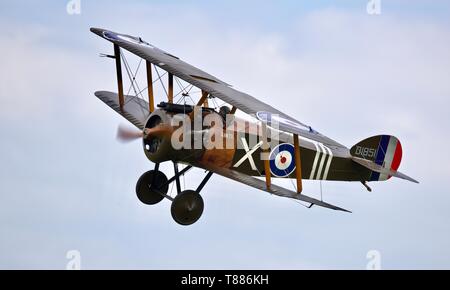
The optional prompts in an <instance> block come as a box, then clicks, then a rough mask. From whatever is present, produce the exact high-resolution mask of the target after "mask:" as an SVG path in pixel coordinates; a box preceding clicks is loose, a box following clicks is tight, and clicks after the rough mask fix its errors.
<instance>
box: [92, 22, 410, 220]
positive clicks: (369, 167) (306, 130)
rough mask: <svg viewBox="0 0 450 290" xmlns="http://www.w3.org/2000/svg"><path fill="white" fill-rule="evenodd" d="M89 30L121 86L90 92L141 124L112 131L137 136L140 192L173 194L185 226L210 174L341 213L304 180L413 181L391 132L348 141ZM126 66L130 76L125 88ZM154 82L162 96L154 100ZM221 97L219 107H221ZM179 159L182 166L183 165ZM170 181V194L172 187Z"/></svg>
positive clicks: (184, 66)
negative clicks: (166, 166) (106, 45)
mask: <svg viewBox="0 0 450 290" xmlns="http://www.w3.org/2000/svg"><path fill="white" fill-rule="evenodd" d="M91 31H92V32H93V33H95V34H96V35H98V36H100V37H101V38H103V39H106V40H108V41H110V42H111V43H112V44H113V51H114V54H111V55H108V54H104V55H102V56H105V57H108V58H111V59H113V60H115V67H116V74H117V86H118V91H117V92H108V91H98V92H95V95H96V96H97V97H98V98H99V99H100V100H101V101H103V102H104V103H105V104H106V105H108V106H109V107H110V108H112V109H113V110H114V111H116V112H117V113H119V114H120V115H122V116H123V117H124V118H125V119H126V120H128V121H129V122H130V123H132V124H133V125H134V126H136V127H137V128H138V129H139V130H138V129H136V131H130V130H127V129H123V128H120V127H119V131H118V137H119V138H121V139H122V140H133V139H142V144H143V149H144V153H145V155H146V157H147V158H148V159H149V160H150V161H152V162H153V163H154V164H155V166H154V169H153V170H150V171H148V172H146V173H144V174H143V175H142V176H141V177H140V178H139V180H138V181H137V184H136V194H137V197H138V199H139V200H140V201H141V202H142V203H144V204H148V205H154V204H157V203H159V202H161V201H162V200H163V199H168V200H170V201H171V202H172V204H171V214H172V217H173V219H174V220H175V221H176V222H177V223H179V224H181V225H191V224H193V223H195V222H196V221H197V220H198V219H199V218H200V217H201V215H202V213H203V210H204V202H203V199H202V196H201V195H200V193H201V191H202V190H203V188H204V186H205V185H206V183H207V182H208V181H209V180H210V178H211V176H212V175H213V174H216V175H220V176H223V177H226V178H229V179H232V180H234V181H237V182H240V183H242V184H245V185H247V186H251V187H254V188H257V189H260V190H262V191H265V192H268V193H270V194H273V195H277V196H281V197H286V198H291V199H294V200H297V201H299V202H302V203H304V205H305V206H306V207H308V208H311V207H312V206H320V207H324V208H328V209H332V210H337V211H344V212H349V211H348V210H346V209H343V208H341V207H338V206H335V205H332V204H330V203H327V202H325V201H323V200H322V199H320V200H319V199H316V198H313V197H310V196H308V195H305V194H304V193H303V192H302V189H303V187H302V180H305V179H308V180H320V181H322V180H327V181H354V182H361V183H362V184H363V185H364V186H365V187H366V189H367V190H369V191H371V188H370V187H369V185H368V182H373V181H384V180H388V179H390V178H391V177H398V178H401V179H405V180H408V181H412V182H415V183H418V182H417V181H416V180H414V179H412V178H411V177H408V176H407V175H405V174H403V173H401V172H399V171H398V168H399V166H400V162H401V159H402V145H401V143H400V141H399V140H398V139H397V138H396V137H394V136H390V135H379V136H373V137H370V138H367V139H365V140H363V141H361V142H359V143H358V144H356V145H354V146H353V147H351V148H350V149H349V148H347V147H346V146H344V145H342V144H340V143H338V142H336V141H334V140H332V139H330V138H328V137H326V136H324V135H322V134H321V133H319V132H318V131H316V130H314V129H313V128H312V127H311V126H308V125H305V124H304V123H302V122H300V121H298V120H296V119H295V118H292V117H290V116H288V115H287V114H285V113H283V112H281V111H279V110H277V109H275V108H273V107H272V106H270V105H268V104H266V103H264V102H262V101H260V100H258V99H256V98H254V97H252V96H250V95H248V94H245V93H243V92H240V91H238V90H236V89H234V88H233V87H232V86H231V85H229V84H227V83H226V82H223V81H222V80H220V79H218V78H216V77H214V76H212V75H211V74H208V73H206V72H204V71H202V70H200V69H198V68H196V67H194V66H192V65H190V64H188V63H186V62H184V61H183V60H181V59H180V58H179V57H177V56H175V55H173V54H171V53H168V52H166V51H164V50H161V49H159V48H157V47H155V46H153V45H151V44H150V43H148V42H146V41H144V40H143V39H142V38H141V37H135V36H131V35H126V34H121V33H116V32H113V31H109V30H105V29H99V28H91ZM124 52H127V53H131V54H133V55H135V56H137V57H139V59H140V62H139V66H140V65H141V62H145V67H146V72H145V74H146V80H145V81H146V85H147V87H146V88H145V89H143V90H141V89H140V87H138V86H137V83H136V82H135V81H136V80H135V78H136V73H135V72H133V70H131V68H130V67H129V64H128V62H127V61H126V57H125V54H124ZM124 66H125V68H126V72H127V75H128V77H129V78H130V82H131V85H130V89H129V90H128V93H127V94H125V93H124V83H123V75H122V71H123V67H124ZM138 68H139V67H138ZM166 80H167V82H166ZM158 82H159V83H160V85H161V86H162V88H163V96H164V98H165V100H164V101H162V102H161V103H159V104H158V105H157V106H156V107H155V96H156V89H155V84H156V83H158ZM175 84H176V85H177V86H178V87H179V89H180V92H179V93H178V94H176V93H175V86H176V85H175ZM194 91H196V92H197V94H198V96H196V97H197V98H196V100H194V98H195V97H194V96H193V95H194V94H193V92H194ZM130 92H134V94H132V93H130ZM177 97H178V98H179V100H178V101H176V98H177ZM186 99H190V101H191V102H192V104H187V102H186ZM217 100H220V101H222V102H224V103H225V105H222V106H218V105H217ZM212 103H215V105H212ZM238 111H240V112H238ZM237 113H239V114H246V115H248V116H251V118H247V119H245V118H242V117H239V116H238V115H239V114H237ZM207 119H209V123H208V122H205V121H206V120H207ZM198 120H200V121H198ZM180 144H181V146H180ZM211 145H213V146H211ZM221 145H223V146H221ZM225 145H226V146H225ZM163 162H172V163H173V167H174V175H173V177H171V178H167V176H166V175H165V174H164V173H163V172H161V171H160V170H159V168H160V164H161V163H163ZM179 165H183V166H185V167H184V168H183V169H182V170H180V169H179ZM192 168H200V169H203V170H204V171H205V174H206V175H205V177H204V178H203V180H202V181H201V183H200V184H199V185H198V187H197V188H196V189H193V190H182V189H181V182H180V177H182V176H184V175H185V174H186V173H187V172H188V171H189V170H190V169H192ZM275 178H290V179H292V180H293V181H294V180H295V181H294V182H293V185H294V186H293V189H292V190H290V189H287V188H284V187H281V186H279V185H276V184H274V183H273V182H272V181H273V179H275ZM174 184H175V185H176V195H175V196H172V195H170V194H169V193H168V191H169V186H174Z"/></svg>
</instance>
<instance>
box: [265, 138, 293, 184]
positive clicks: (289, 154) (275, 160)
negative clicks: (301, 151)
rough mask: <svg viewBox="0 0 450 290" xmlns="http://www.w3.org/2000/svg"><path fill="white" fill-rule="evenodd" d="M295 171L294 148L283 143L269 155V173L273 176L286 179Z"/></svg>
mask: <svg viewBox="0 0 450 290" xmlns="http://www.w3.org/2000/svg"><path fill="white" fill-rule="evenodd" d="M294 170H295V159H294V146H293V145H292V144H288V143H283V144H280V145H278V146H277V147H275V148H274V149H273V150H272V152H271V153H270V171H271V172H272V174H273V175H274V176H277V177H286V176H289V175H290V174H291V173H292V172H294Z"/></svg>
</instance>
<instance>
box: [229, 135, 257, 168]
mask: <svg viewBox="0 0 450 290" xmlns="http://www.w3.org/2000/svg"><path fill="white" fill-rule="evenodd" d="M241 142H242V146H243V147H244V150H245V152H246V153H245V155H244V157H242V158H241V160H239V161H238V162H237V163H236V164H235V165H234V166H233V167H235V168H236V167H239V166H241V165H242V163H244V161H245V160H247V159H248V161H249V162H250V166H251V167H252V169H253V170H255V171H257V170H258V169H257V168H256V165H255V161H254V160H253V156H252V154H253V153H255V151H256V150H258V149H259V148H260V147H261V146H262V145H263V144H264V142H263V141H261V142H259V143H258V144H256V146H255V147H253V148H252V149H251V150H250V148H249V147H248V144H247V140H246V139H245V138H244V137H242V138H241Z"/></svg>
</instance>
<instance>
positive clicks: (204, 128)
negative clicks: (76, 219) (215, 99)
mask: <svg viewBox="0 0 450 290" xmlns="http://www.w3.org/2000/svg"><path fill="white" fill-rule="evenodd" d="M200 114H201V115H202V117H204V118H205V117H206V116H209V117H212V118H211V119H215V120H217V121H220V118H222V119H223V125H221V126H217V125H216V124H214V123H213V126H211V123H210V124H206V125H205V123H204V122H203V123H200V125H198V124H197V126H196V124H194V123H195V121H194V116H193V112H190V113H188V114H186V113H182V114H179V113H173V112H166V111H164V110H156V111H155V112H154V113H153V114H152V115H151V116H150V117H149V119H148V121H147V126H146V128H148V129H150V128H154V127H155V126H161V124H165V125H164V126H165V129H164V130H163V132H160V134H159V137H158V138H159V139H158V140H157V141H155V140H154V139H150V140H151V141H150V140H149V139H148V138H147V139H144V150H145V153H146V155H147V157H148V158H149V159H150V160H151V161H153V162H157V163H158V162H163V161H168V160H173V161H177V162H181V163H185V164H189V165H193V166H196V167H207V165H208V164H213V165H215V166H220V167H225V168H231V169H233V170H236V171H238V172H241V173H244V174H246V175H250V176H265V170H264V158H267V157H268V158H269V160H270V171H271V175H272V177H275V178H295V161H294V147H293V145H292V144H293V142H294V140H293V136H292V134H286V133H283V132H280V131H278V130H276V129H273V128H271V127H266V126H263V125H262V124H261V122H256V121H252V120H244V119H241V118H239V117H236V116H234V115H231V116H232V118H231V119H225V118H224V117H223V116H221V115H220V114H218V113H217V112H215V111H213V110H207V111H205V110H204V111H203V112H202V113H200ZM177 118H178V119H184V120H187V121H186V122H185V123H184V124H183V125H181V123H177V122H174V120H176V119H177ZM155 120H158V121H155ZM189 123H190V124H189ZM186 124H187V125H188V128H186V127H185V126H186ZM263 130H266V131H265V134H263V133H264V131H263ZM265 136H267V137H266V138H265ZM186 139H189V140H186ZM177 140H178V141H183V142H182V143H183V144H182V146H180V144H176V143H177ZM199 140H200V141H201V142H199ZM186 141H187V142H186ZM299 141H300V154H301V166H302V172H303V179H312V180H336V181H338V180H341V181H365V180H368V179H369V178H370V174H371V172H370V171H369V170H367V169H365V168H364V167H362V166H360V165H358V164H356V163H355V162H353V161H352V160H351V155H350V151H349V149H348V148H346V147H344V146H342V145H337V144H335V143H332V142H330V143H331V144H324V143H321V142H317V141H314V140H311V139H308V138H305V137H300V140H299ZM155 144H157V148H155ZM199 144H201V146H199ZM265 144H267V145H268V146H267V145H265Z"/></svg>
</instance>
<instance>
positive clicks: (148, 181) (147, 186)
mask: <svg viewBox="0 0 450 290" xmlns="http://www.w3.org/2000/svg"><path fill="white" fill-rule="evenodd" d="M166 182H167V177H166V175H165V174H164V173H162V172H161V171H154V170H151V171H148V172H146V173H144V174H142V176H141V177H140V178H139V180H138V182H137V184H136V195H137V197H138V198H139V200H140V201H141V202H142V203H144V204H148V205H152V204H157V203H159V202H160V201H161V200H163V199H164V196H162V195H161V194H160V193H164V194H166V193H167V191H168V190H169V185H165V186H162V185H163V184H165V183H166ZM152 183H153V184H152ZM161 186H162V187H161ZM160 187H161V188H160Z"/></svg>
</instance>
